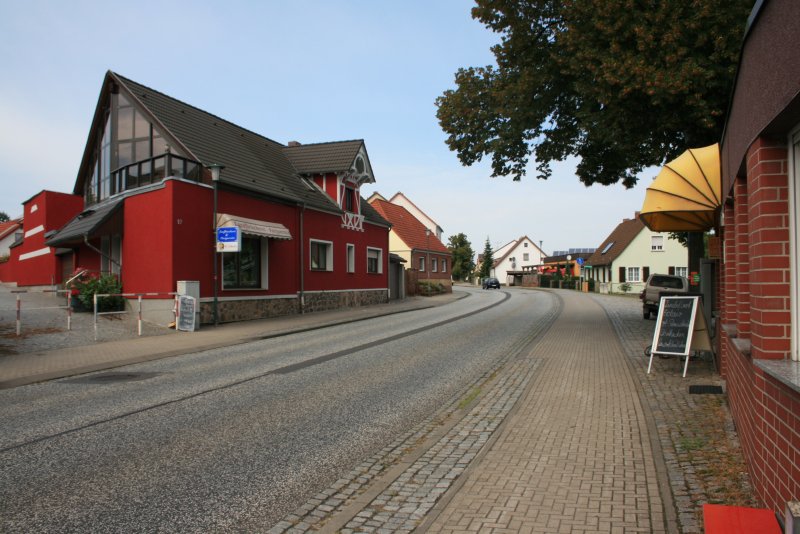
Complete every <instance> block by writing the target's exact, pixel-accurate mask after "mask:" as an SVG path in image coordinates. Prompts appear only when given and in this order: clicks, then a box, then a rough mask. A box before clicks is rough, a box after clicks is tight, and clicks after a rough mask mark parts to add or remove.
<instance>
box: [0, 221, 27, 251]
mask: <svg viewBox="0 0 800 534" xmlns="http://www.w3.org/2000/svg"><path fill="white" fill-rule="evenodd" d="M21 238H22V219H21V218H19V219H11V220H9V221H6V222H4V223H0V256H7V255H8V253H9V250H10V247H11V245H13V244H14V243H15V242H16V241H18V240H19V239H21Z"/></svg>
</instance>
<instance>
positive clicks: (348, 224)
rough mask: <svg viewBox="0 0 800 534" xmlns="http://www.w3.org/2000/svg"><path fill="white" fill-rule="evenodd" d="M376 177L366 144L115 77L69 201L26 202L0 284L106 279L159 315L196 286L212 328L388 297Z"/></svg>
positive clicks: (57, 197) (385, 235)
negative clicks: (301, 136) (278, 125)
mask: <svg viewBox="0 0 800 534" xmlns="http://www.w3.org/2000/svg"><path fill="white" fill-rule="evenodd" d="M373 182H374V175H373V171H372V165H371V163H370V161H369V157H368V155H367V150H366V146H365V144H364V141H363V140H360V139H358V140H351V141H337V142H328V143H314V144H300V143H297V142H290V143H288V144H287V145H284V144H282V143H279V142H276V141H274V140H272V139H269V138H267V137H264V136H262V135H259V134H257V133H254V132H251V131H249V130H246V129H244V128H242V127H240V126H237V125H235V124H233V123H231V122H228V121H226V120H224V119H222V118H220V117H217V116H216V115H213V114H211V113H208V112H206V111H203V110H201V109H198V108H196V107H193V106H191V105H189V104H186V103H184V102H181V101H180V100H177V99H175V98H172V97H170V96H167V95H165V94H163V93H160V92H158V91H156V90H154V89H151V88H149V87H146V86H144V85H141V84H139V83H137V82H135V81H133V80H130V79H127V78H125V77H123V76H120V75H119V74H116V73H114V72H110V71H109V72H108V73H107V74H106V76H105V79H104V80H103V84H102V87H101V90H100V96H99V99H98V103H97V107H96V109H95V113H94V117H93V119H92V122H91V127H90V129H89V135H88V138H87V141H86V145H85V149H84V152H83V158H82V160H81V163H80V166H79V168H78V172H77V176H76V179H75V186H74V188H73V190H72V192H71V194H64V193H57V194H56V193H52V192H42V193H40V194H39V195H37V196H36V197H34V198H33V199H31V200H30V201H28V202H26V204H25V213H24V224H25V231H24V233H23V240H22V242H21V243H19V244H18V245H16V246H15V247H18V248H19V250H20V252H21V253H20V254H17V255H15V252H14V250H16V248H12V252H11V262H10V263H11V265H10V269H9V271H10V273H8V272H6V274H4V275H3V276H4V278H3V281H4V282H6V281H11V282H16V283H18V284H19V285H41V284H59V283H62V282H63V281H64V280H65V279H66V275H65V273H72V272H73V271H76V270H79V269H80V270H86V271H88V272H90V273H108V274H113V275H116V276H117V277H118V278H119V279H120V281H121V283H122V288H123V291H124V292H125V293H133V294H136V293H147V294H148V295H145V301H146V302H145V304H146V307H147V304H148V303H149V304H152V306H150V307H151V308H153V309H155V308H157V307H160V308H164V305H165V304H168V303H169V299H170V298H171V297H170V293H174V292H175V291H176V287H177V285H178V282H180V281H196V282H198V283H199V308H200V317H201V321H202V322H205V323H208V322H216V321H220V322H223V321H236V320H244V319H254V318H262V317H269V316H274V315H285V314H292V313H301V312H304V311H316V310H324V309H332V308H337V307H341V306H358V305H366V304H372V303H382V302H386V301H388V298H389V283H388V273H389V268H388V265H389V250H388V249H389V229H390V224H389V223H388V222H387V221H386V220H385V219H384V218H383V217H382V216H381V215H380V214H378V213H377V212H376V211H375V210H374V209H372V207H371V206H370V205H369V204H368V203H367V202H366V201H365V200H364V199H363V198H362V197H361V195H360V189H361V186H362V185H363V184H365V183H373ZM220 229H222V230H223V231H222V232H220V231H219V230H220ZM223 233H224V234H226V235H231V236H235V240H234V241H233V242H230V243H228V242H226V243H223V242H222V240H220V239H219V237H218V236H220V235H222V234H223ZM9 274H10V275H11V276H10V279H8V280H6V278H5V277H7V276H8V275H9ZM160 300H164V301H165V302H162V303H161V304H158V302H159V301H160ZM170 308H171V307H170V306H166V309H170Z"/></svg>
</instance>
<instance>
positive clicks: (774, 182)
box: [720, 138, 800, 514]
mask: <svg viewBox="0 0 800 534" xmlns="http://www.w3.org/2000/svg"><path fill="white" fill-rule="evenodd" d="M746 161H747V165H746V168H747V177H746V178H741V177H738V178H737V179H736V180H735V182H734V185H733V188H732V195H733V200H734V203H733V207H731V206H729V205H726V206H725V207H724V208H723V209H724V215H725V217H724V218H725V228H724V230H723V239H724V242H725V253H724V262H725V263H724V265H723V269H722V273H723V280H722V287H723V302H722V323H723V325H725V326H726V327H727V328H726V329H723V331H722V333H721V342H720V345H721V347H720V348H721V356H722V358H721V366H722V372H723V376H725V378H726V380H727V385H728V387H727V390H728V398H729V401H730V406H731V412H732V414H733V417H734V420H735V421H736V428H737V431H738V433H739V438H740V440H741V443H742V449H743V451H744V453H745V456H746V458H747V463H748V469H749V471H750V475H751V478H752V481H753V487H754V490H755V492H756V495H757V496H758V498H759V499H760V500H761V501H762V502H763V503H764V505H765V506H767V507H769V508H770V509H772V510H774V511H775V512H778V513H781V514H782V513H783V511H784V508H785V506H786V502H787V501H789V500H796V499H798V498H799V497H800V393H799V392H798V391H796V390H794V389H791V388H789V387H787V386H786V385H784V384H782V383H781V382H779V381H778V380H777V379H775V378H773V377H772V376H771V375H769V374H767V373H765V372H764V371H763V370H762V369H761V368H760V367H758V366H757V365H756V364H755V362H756V361H758V360H772V359H785V358H788V357H789V351H790V339H791V317H790V311H789V295H790V272H789V257H790V253H791V252H790V249H789V191H788V151H787V147H786V145H785V143H782V142H775V141H771V140H768V139H763V138H762V139H758V140H757V141H756V142H754V143H753V144H752V145H751V147H750V149H749V150H748V153H747V160H746ZM737 338H738V339H737Z"/></svg>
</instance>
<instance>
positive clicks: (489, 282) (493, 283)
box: [483, 278, 500, 289]
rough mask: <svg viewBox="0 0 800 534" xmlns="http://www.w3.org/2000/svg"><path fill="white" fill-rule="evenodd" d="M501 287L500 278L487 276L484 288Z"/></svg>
mask: <svg viewBox="0 0 800 534" xmlns="http://www.w3.org/2000/svg"><path fill="white" fill-rule="evenodd" d="M492 288H494V289H500V280H498V279H497V278H487V279H486V280H484V281H483V289H492Z"/></svg>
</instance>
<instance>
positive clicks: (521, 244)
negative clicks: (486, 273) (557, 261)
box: [492, 236, 547, 286]
mask: <svg viewBox="0 0 800 534" xmlns="http://www.w3.org/2000/svg"><path fill="white" fill-rule="evenodd" d="M545 256H547V254H545V253H544V251H543V250H542V249H541V248H539V247H538V246H537V245H536V243H534V242H533V240H531V239H530V238H529V237H528V236H522V237H520V238H519V239H515V240H513V241H511V242H509V243H506V244H505V245H503V246H502V247H500V248H499V249H497V250H494V251H492V257H493V258H494V263H493V264H492V265H493V266H492V276H494V277H495V278H497V279H498V280H500V283H501V284H506V285H509V286H513V285H522V275H523V272H524V268H525V267H530V268H532V267H534V266H537V265H541V264H542V263H543V260H544V258H545Z"/></svg>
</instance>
